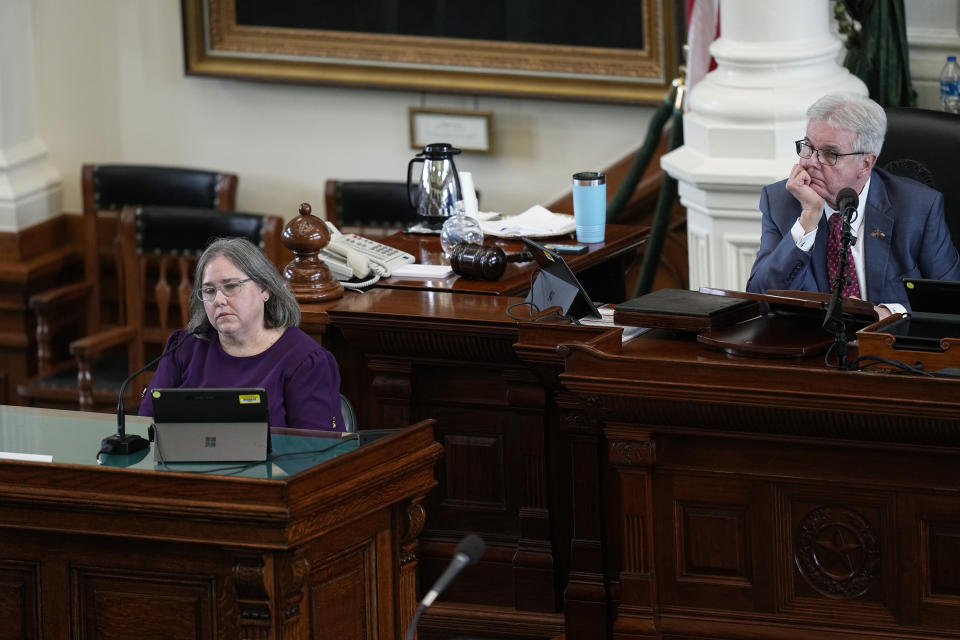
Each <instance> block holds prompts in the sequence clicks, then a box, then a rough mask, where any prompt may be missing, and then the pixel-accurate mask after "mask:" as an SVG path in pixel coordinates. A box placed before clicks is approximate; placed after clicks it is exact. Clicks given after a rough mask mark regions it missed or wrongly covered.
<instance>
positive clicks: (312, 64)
mask: <svg viewBox="0 0 960 640" xmlns="http://www.w3.org/2000/svg"><path fill="white" fill-rule="evenodd" d="M265 1H268V0H265ZM359 1H361V0H355V2H359ZM605 1H610V2H612V1H613V0H595V1H594V3H592V4H591V7H590V8H589V9H585V10H603V5H604V2H605ZM636 2H638V3H642V16H643V19H642V20H641V22H642V24H640V25H634V27H635V28H639V29H642V31H643V33H642V42H643V47H642V48H638V49H616V48H607V47H584V46H572V45H554V44H538V43H530V42H511V41H504V40H497V41H494V40H469V39H462V38H448V37H425V36H413V35H395V34H390V33H376V34H375V33H364V32H358V31H333V30H321V29H310V28H289V27H276V26H267V25H261V26H257V25H249V24H238V22H237V0H181V6H182V11H183V34H184V54H185V55H184V58H185V67H186V73H187V74H190V75H210V76H226V77H233V78H241V79H248V80H263V81H285V82H300V83H318V84H331V85H345V86H357V87H379V88H389V89H408V90H416V91H432V92H440V93H467V94H491V95H513V96H526V97H542V98H556V99H575V100H593V101H603V102H632V103H655V102H659V101H660V100H662V99H663V97H664V95H665V94H666V92H667V91H668V90H669V88H670V82H671V80H672V79H673V75H674V71H675V68H676V62H675V57H676V56H675V52H674V43H673V37H672V34H673V27H672V20H673V15H672V14H673V0H636ZM611 6H612V5H611ZM634 27H625V28H634Z"/></svg>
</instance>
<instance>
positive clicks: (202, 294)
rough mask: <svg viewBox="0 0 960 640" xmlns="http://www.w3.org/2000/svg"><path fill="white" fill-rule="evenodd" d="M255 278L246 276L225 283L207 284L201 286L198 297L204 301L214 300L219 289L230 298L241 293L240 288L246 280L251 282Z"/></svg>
mask: <svg viewBox="0 0 960 640" xmlns="http://www.w3.org/2000/svg"><path fill="white" fill-rule="evenodd" d="M252 279H253V278H244V279H243V280H230V281H228V282H224V283H223V284H218V285H207V286H205V287H200V290H199V291H197V297H198V298H200V299H201V300H203V301H204V302H213V300H214V299H215V298H216V297H217V291H222V292H223V295H225V296H226V297H228V298H232V297H233V296H235V295H237V294H238V293H240V288H241V287H243V283H244V282H250V281H251V280H252Z"/></svg>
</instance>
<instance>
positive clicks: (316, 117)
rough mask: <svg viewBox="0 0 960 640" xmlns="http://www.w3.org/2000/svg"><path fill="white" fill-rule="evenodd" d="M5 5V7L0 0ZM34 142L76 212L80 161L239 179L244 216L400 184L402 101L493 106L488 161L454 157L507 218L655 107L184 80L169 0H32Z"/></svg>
mask: <svg viewBox="0 0 960 640" xmlns="http://www.w3.org/2000/svg"><path fill="white" fill-rule="evenodd" d="M0 1H2V0H0ZM33 19H34V36H35V37H34V43H35V48H36V54H37V59H36V79H37V111H38V128H39V135H40V137H41V138H42V139H43V140H44V141H45V142H46V143H47V145H48V147H49V150H50V160H51V162H52V163H53V165H54V166H55V167H56V168H57V169H58V170H59V171H60V173H61V175H62V176H63V207H64V210H65V211H79V210H80V208H81V197H80V166H81V164H83V163H84V162H131V163H133V162H141V163H153V164H175V165H183V166H195V167H203V168H211V169H218V170H223V171H232V172H234V173H237V174H238V175H239V176H240V185H239V193H238V202H237V206H238V208H239V209H241V210H245V211H253V212H264V213H277V214H280V215H283V216H284V217H286V218H289V217H292V216H294V215H296V210H297V206H298V205H299V203H300V202H303V201H308V202H310V203H311V204H312V205H313V207H314V211H315V212H316V213H318V214H321V212H322V211H323V183H324V180H326V179H328V178H340V179H371V180H393V181H400V180H405V179H406V166H407V161H408V160H409V159H410V158H411V157H413V155H414V153H415V151H414V150H412V149H411V148H410V145H409V139H410V134H409V131H408V113H407V108H408V107H409V106H420V105H426V106H431V107H458V108H477V109H484V110H491V111H493V114H494V133H493V135H494V140H495V144H496V153H495V155H492V156H484V155H478V154H464V155H463V156H461V157H459V158H458V159H457V166H458V167H459V168H460V169H461V170H464V171H466V170H470V171H472V172H473V175H474V181H475V183H476V186H477V188H478V189H479V190H480V191H481V193H482V202H481V208H482V209H484V210H491V211H503V212H506V213H516V212H519V211H522V210H523V209H526V208H527V207H529V206H531V205H533V204H537V203H545V202H547V201H549V200H551V199H553V198H554V197H556V196H559V195H560V194H562V193H563V192H565V191H566V190H567V189H569V183H570V175H571V174H572V173H573V172H575V171H584V170H591V169H597V168H600V167H603V166H605V165H608V164H610V163H611V162H613V161H615V160H617V159H619V158H620V157H621V156H623V155H624V154H626V153H628V152H630V151H631V150H633V149H636V148H637V147H638V146H639V145H640V144H641V143H642V141H643V136H644V134H645V133H646V128H647V123H648V121H649V118H650V115H651V114H652V107H648V106H636V105H609V104H595V103H584V102H560V101H554V100H530V99H518V98H502V97H477V96H452V95H438V94H427V95H425V94H421V93H417V92H400V91H377V90H368V89H346V88H338V87H322V86H305V85H285V84H269V83H257V82H249V81H236V80H226V79H219V78H205V77H196V76H189V77H188V76H186V75H184V72H183V37H182V33H181V22H180V3H179V2H178V1H177V0H84V1H83V2H74V1H67V2H65V1H64V0H33Z"/></svg>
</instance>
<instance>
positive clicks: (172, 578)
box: [71, 566, 269, 640]
mask: <svg viewBox="0 0 960 640" xmlns="http://www.w3.org/2000/svg"><path fill="white" fill-rule="evenodd" d="M71 578H72V583H73V599H74V601H75V604H74V606H73V609H74V611H75V612H76V615H77V618H76V620H77V623H78V626H79V629H78V635H79V637H83V638H133V637H140V638H161V637H167V636H168V635H169V630H170V629H176V630H177V634H178V636H179V637H185V638H186V637H189V638H197V639H198V640H201V639H209V640H214V639H215V638H217V635H216V623H215V621H214V618H215V612H216V601H215V598H216V591H215V589H214V583H215V580H214V578H213V576H203V575H195V574H173V573H169V574H161V573H151V572H145V571H134V570H130V569H126V570H123V571H116V570H112V569H100V568H94V567H83V566H75V567H73V569H72V571H71ZM268 624H269V621H268ZM251 631H252V630H251ZM267 631H269V627H267ZM245 637H248V638H252V639H254V640H257V639H259V638H266V637H268V634H258V633H247V634H246V636H245Z"/></svg>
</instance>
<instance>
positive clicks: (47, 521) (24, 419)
mask: <svg viewBox="0 0 960 640" xmlns="http://www.w3.org/2000/svg"><path fill="white" fill-rule="evenodd" d="M146 425H147V421H146V420H145V419H142V418H135V417H130V418H128V420H127V431H128V433H138V434H140V435H144V433H145V431H146ZM115 429H116V422H115V419H114V418H112V417H111V416H110V415H107V414H93V413H78V412H66V411H54V410H47V409H24V408H18V407H0V451H19V452H26V453H46V454H52V455H53V462H52V463H47V462H24V461H14V460H0V612H2V613H3V615H2V619H3V625H4V626H3V629H2V630H0V637H3V638H18V639H20V638H41V637H43V638H57V639H60V638H64V639H65V638H75V637H84V638H94V637H97V638H119V639H123V638H130V639H133V638H137V639H139V638H161V637H162V638H167V637H190V638H209V639H211V640H214V639H217V640H219V639H222V638H297V639H301V638H308V637H309V638H330V639H331V640H333V639H336V640H341V639H343V638H356V639H360V638H374V637H376V638H399V637H401V636H402V634H403V630H404V629H405V627H406V625H407V622H408V621H409V620H410V618H411V616H412V613H413V610H414V607H415V605H416V601H415V581H416V563H417V560H416V552H417V548H416V547H417V542H416V540H417V535H418V533H419V530H420V527H421V526H422V523H423V515H424V513H423V506H422V499H423V497H424V495H425V494H427V493H428V492H429V491H430V489H431V488H432V487H433V486H434V484H435V481H434V475H433V473H434V465H435V463H436V461H437V460H438V458H439V457H440V454H441V451H440V447H439V445H438V444H437V443H435V442H434V441H433V430H432V424H431V423H430V422H424V423H421V424H418V425H414V426H413V427H411V428H409V429H404V430H403V431H402V432H400V433H398V434H395V435H392V436H388V437H385V438H383V439H381V440H376V441H374V442H371V443H369V444H365V445H363V446H357V441H356V440H353V441H342V444H337V449H338V450H330V449H329V446H330V440H329V439H320V438H300V439H297V438H296V437H293V436H289V435H278V434H276V433H275V434H274V436H273V437H274V442H275V449H277V450H282V449H288V450H292V449H297V448H298V447H301V448H300V449H297V450H302V451H307V450H309V451H313V450H315V449H318V448H323V449H328V451H327V453H326V454H316V456H315V457H316V459H315V460H313V463H312V464H311V462H310V461H311V460H312V459H311V458H310V457H307V458H304V457H303V456H302V455H298V456H291V457H288V458H285V459H279V458H274V459H273V460H272V461H270V462H268V463H265V464H262V465H255V466H254V467H253V468H252V469H250V470H247V471H244V472H243V473H244V474H245V476H249V477H241V476H240V475H236V476H232V475H224V473H225V472H221V473H220V474H197V473H188V472H181V471H158V470H154V469H153V462H152V459H151V458H146V459H143V460H139V461H137V460H135V458H136V457H137V456H111V458H112V459H111V460H108V461H106V462H107V463H108V464H113V465H120V466H116V467H111V466H107V465H97V464H96V461H95V459H94V455H95V453H96V451H97V449H98V448H99V444H98V443H99V441H100V439H101V438H102V437H104V436H106V435H109V434H110V433H111V432H112V431H115ZM313 441H317V442H322V443H324V444H323V446H322V447H321V446H319V445H315V444H314V442H313ZM304 442H306V444H304ZM288 445H289V446H288ZM308 445H309V449H306V448H302V447H307V446H308ZM291 448H292V449H291ZM338 452H339V455H335V454H336V453H338ZM127 458H130V459H131V460H127ZM322 459H325V460H323V461H321V460H322ZM305 461H306V462H305ZM127 465H132V466H129V467H128V466H127ZM174 466H178V465H171V467H174ZM285 469H286V470H285Z"/></svg>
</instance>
